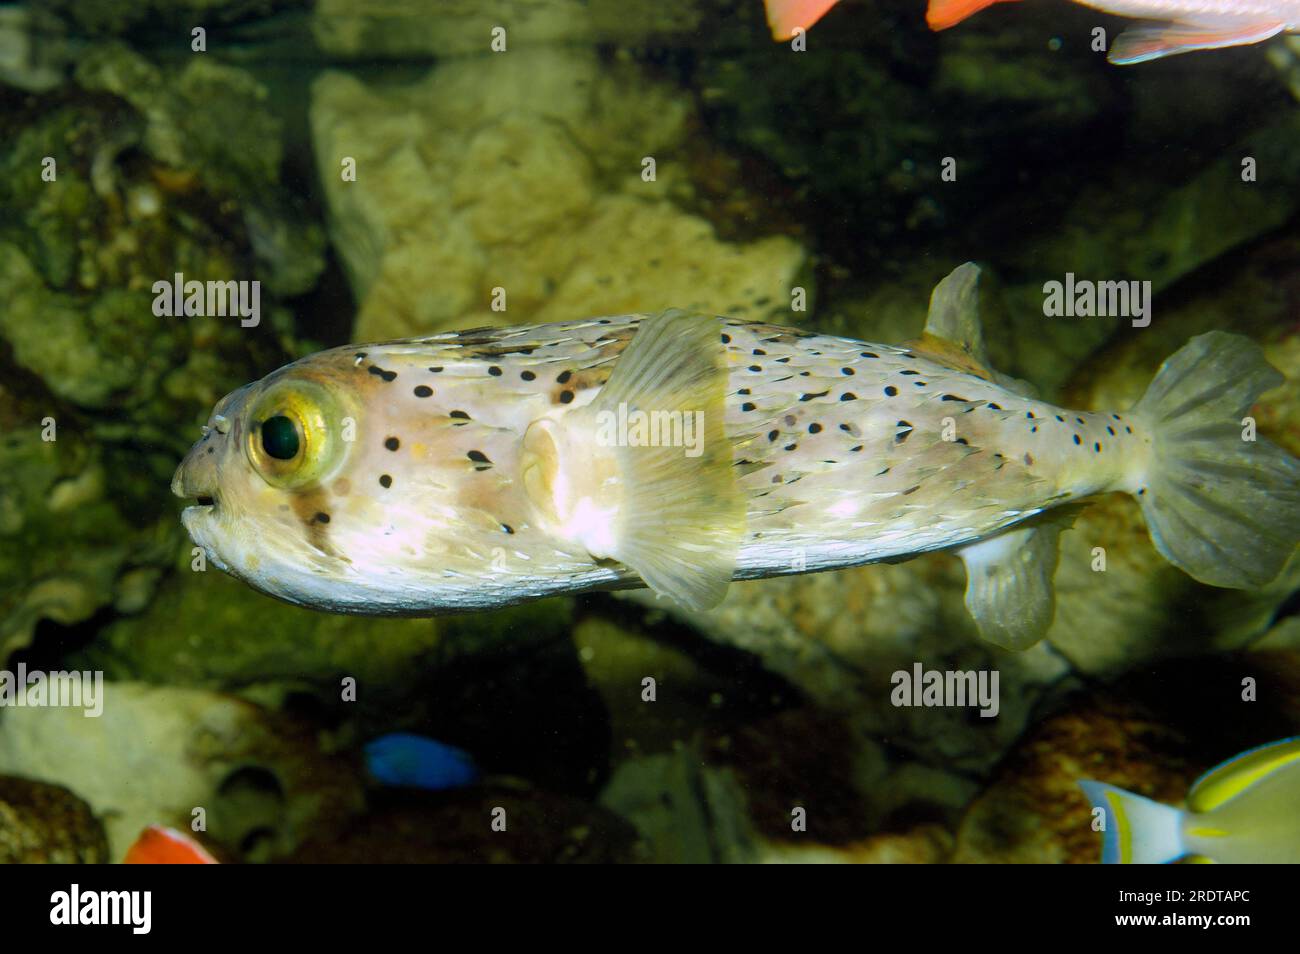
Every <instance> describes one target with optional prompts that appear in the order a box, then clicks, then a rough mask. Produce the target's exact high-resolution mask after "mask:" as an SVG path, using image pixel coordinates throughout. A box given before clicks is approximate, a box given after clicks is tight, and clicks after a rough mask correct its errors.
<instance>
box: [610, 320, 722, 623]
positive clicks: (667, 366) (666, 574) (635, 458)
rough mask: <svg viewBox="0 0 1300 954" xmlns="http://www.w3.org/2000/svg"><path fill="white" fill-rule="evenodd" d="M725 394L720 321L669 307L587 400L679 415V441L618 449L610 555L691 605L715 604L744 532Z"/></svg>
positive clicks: (614, 408) (648, 323)
mask: <svg viewBox="0 0 1300 954" xmlns="http://www.w3.org/2000/svg"><path fill="white" fill-rule="evenodd" d="M726 395H727V368H726V356H725V352H724V350H723V347H722V340H721V326H720V324H719V323H718V320H717V319H716V318H712V317H709V316H706V315H696V314H688V313H686V312H683V311H677V310H673V311H667V312H664V313H663V314H661V315H656V316H655V317H653V318H647V319H646V320H645V321H643V322H642V323H641V326H640V327H639V328H638V329H637V332H636V335H635V336H634V337H633V338H632V341H631V342H630V343H629V344H628V346H627V348H626V350H624V352H623V354H622V356H621V357H620V358H619V361H618V364H617V365H616V366H615V368H614V371H613V373H612V374H611V375H610V377H609V381H608V382H606V384H605V386H604V388H602V389H601V393H600V396H599V397H598V398H597V399H596V402H595V403H594V405H593V407H594V408H595V409H596V410H597V411H598V412H599V411H605V412H608V413H613V414H617V413H618V409H619V405H626V409H627V412H628V413H632V412H636V411H643V412H646V413H648V414H650V415H654V414H661V415H665V416H663V417H661V420H664V421H673V420H680V421H681V422H682V429H681V434H682V435H683V437H684V440H683V441H681V442H679V444H678V445H676V446H621V447H619V448H618V449H617V460H618V472H619V479H620V481H622V483H623V486H624V492H623V496H622V500H623V504H622V506H621V507H620V510H619V514H618V518H617V520H616V526H615V533H614V539H615V546H614V553H613V556H614V557H615V558H616V559H618V560H620V561H621V562H623V563H625V564H627V565H628V566H629V567H631V568H632V569H633V570H635V571H636V572H637V573H638V574H639V575H640V576H641V579H643V580H644V581H645V582H646V585H647V586H649V587H650V588H651V589H653V590H655V591H656V592H658V593H662V594H664V595H665V596H668V597H670V598H671V599H673V600H675V601H676V602H678V603H680V604H682V605H683V606H685V607H687V608H689V609H696V610H699V609H708V608H710V607H712V606H716V605H717V604H718V603H719V602H721V600H722V597H723V596H724V595H725V593H726V590H727V585H728V584H729V583H730V582H731V578H732V576H733V574H734V573H735V570H736V555H737V553H738V551H739V549H740V542H741V538H742V537H743V535H744V532H745V500H744V496H743V494H742V493H741V491H740V489H739V487H738V486H737V483H736V478H735V474H734V467H733V466H732V450H731V443H730V441H728V439H727V436H726V432H725V430H724V427H723V422H724V417H725V410H726ZM674 415H678V416H677V417H674Z"/></svg>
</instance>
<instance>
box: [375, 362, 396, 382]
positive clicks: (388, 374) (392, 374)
mask: <svg viewBox="0 0 1300 954" xmlns="http://www.w3.org/2000/svg"><path fill="white" fill-rule="evenodd" d="M370 373H371V374H374V375H378V376H379V377H381V378H383V379H384V380H385V381H392V380H393V379H394V378H396V377H397V372H396V371H385V370H384V369H383V368H381V367H379V366H378V365H375V364H372V365H371V366H370Z"/></svg>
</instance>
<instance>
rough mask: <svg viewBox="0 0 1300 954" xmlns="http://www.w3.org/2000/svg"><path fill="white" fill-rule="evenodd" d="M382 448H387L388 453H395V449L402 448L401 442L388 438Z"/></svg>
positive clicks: (394, 438)
mask: <svg viewBox="0 0 1300 954" xmlns="http://www.w3.org/2000/svg"><path fill="white" fill-rule="evenodd" d="M384 446H385V447H387V448H388V449H389V450H390V451H395V450H397V448H399V447H401V446H402V442H401V441H399V440H398V439H397V438H396V437H389V438H386V439H385V440H384Z"/></svg>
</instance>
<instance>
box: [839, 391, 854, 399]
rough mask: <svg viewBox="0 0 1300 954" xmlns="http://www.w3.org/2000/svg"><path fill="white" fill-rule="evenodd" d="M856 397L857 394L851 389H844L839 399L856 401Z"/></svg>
mask: <svg viewBox="0 0 1300 954" xmlns="http://www.w3.org/2000/svg"><path fill="white" fill-rule="evenodd" d="M857 399H858V396H857V395H856V394H854V393H853V392H852V391H845V392H844V393H843V394H841V395H840V400H841V401H856V400H857Z"/></svg>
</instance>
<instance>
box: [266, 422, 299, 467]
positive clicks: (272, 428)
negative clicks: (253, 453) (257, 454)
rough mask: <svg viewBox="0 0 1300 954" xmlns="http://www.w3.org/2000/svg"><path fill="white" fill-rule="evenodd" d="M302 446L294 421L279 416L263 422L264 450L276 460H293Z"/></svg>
mask: <svg viewBox="0 0 1300 954" xmlns="http://www.w3.org/2000/svg"><path fill="white" fill-rule="evenodd" d="M301 446H302V440H301V439H300V438H299V437H298V425H297V424H295V423H294V422H293V421H292V419H290V418H288V417H286V416H285V415H283V414H277V415H275V416H274V417H270V418H267V419H266V420H265V421H263V422H262V450H264V451H266V452H267V453H268V454H270V455H271V456H272V457H274V458H275V459H276V460H293V459H294V458H295V457H297V456H298V448H300V447H301Z"/></svg>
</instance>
